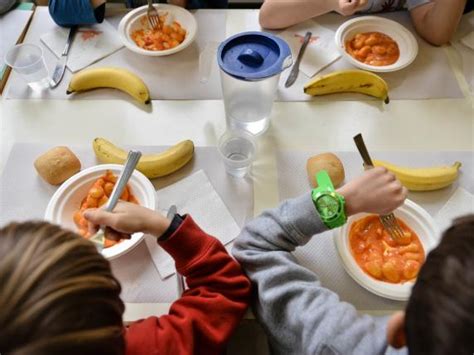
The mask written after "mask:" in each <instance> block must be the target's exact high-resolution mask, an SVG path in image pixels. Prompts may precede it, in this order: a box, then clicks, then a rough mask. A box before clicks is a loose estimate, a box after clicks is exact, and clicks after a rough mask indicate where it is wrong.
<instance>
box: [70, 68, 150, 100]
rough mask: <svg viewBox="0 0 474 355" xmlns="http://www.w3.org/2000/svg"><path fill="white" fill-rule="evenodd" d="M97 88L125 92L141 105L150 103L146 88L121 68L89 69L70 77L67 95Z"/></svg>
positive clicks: (136, 77) (135, 77) (140, 81)
mask: <svg viewBox="0 0 474 355" xmlns="http://www.w3.org/2000/svg"><path fill="white" fill-rule="evenodd" d="M97 88H112V89H118V90H121V91H123V92H126V93H127V94H129V95H130V96H132V97H133V98H135V99H136V100H138V101H140V102H141V103H144V104H148V103H150V92H149V91H148V88H147V86H146V85H145V83H144V82H143V80H142V79H140V78H139V77H138V76H137V75H135V74H134V73H132V72H130V71H128V70H125V69H121V68H111V67H102V68H90V69H84V70H81V71H80V72H79V73H76V74H74V75H73V76H72V78H71V82H70V83H69V87H68V89H67V94H72V93H74V92H81V91H87V90H92V89H97Z"/></svg>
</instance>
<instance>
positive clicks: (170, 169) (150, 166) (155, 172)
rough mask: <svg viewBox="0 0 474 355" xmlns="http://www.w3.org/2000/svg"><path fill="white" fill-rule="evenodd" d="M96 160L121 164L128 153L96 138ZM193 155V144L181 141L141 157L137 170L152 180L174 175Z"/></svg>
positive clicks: (94, 146)
mask: <svg viewBox="0 0 474 355" xmlns="http://www.w3.org/2000/svg"><path fill="white" fill-rule="evenodd" d="M92 146H93V149H94V153H95V155H96V157H97V159H98V160H99V161H100V162H102V163H107V164H123V163H124V162H125V160H127V155H128V153H127V152H126V151H125V150H123V149H121V148H118V147H117V146H115V145H114V144H112V143H111V142H109V141H108V140H106V139H104V138H96V139H94V141H93V143H92ZM193 155H194V144H193V142H192V141H190V140H186V141H182V142H180V143H178V144H176V145H174V146H173V147H171V148H169V149H168V150H166V151H164V152H161V153H157V154H148V155H142V157H141V158H140V160H139V161H138V165H137V170H138V171H141V172H142V173H143V174H144V175H145V176H146V177H148V178H150V179H154V178H157V177H161V176H166V175H169V174H172V173H174V172H175V171H176V170H179V169H181V168H182V167H183V166H185V165H186V164H187V163H188V162H189V161H190V160H191V159H192V157H193Z"/></svg>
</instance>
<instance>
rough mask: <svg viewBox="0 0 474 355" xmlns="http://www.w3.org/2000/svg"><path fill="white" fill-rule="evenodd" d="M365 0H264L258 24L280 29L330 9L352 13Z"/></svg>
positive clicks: (344, 13)
mask: <svg viewBox="0 0 474 355" xmlns="http://www.w3.org/2000/svg"><path fill="white" fill-rule="evenodd" d="M366 2H367V0H352V1H351V0H265V2H264V3H263V5H262V7H261V8H260V14H259V21H260V26H262V27H263V28H268V29H281V28H285V27H289V26H292V25H296V24H297V23H300V22H304V21H306V20H309V19H310V18H313V17H315V16H320V15H323V14H325V13H328V12H331V11H337V12H339V13H340V14H341V15H344V16H348V15H352V14H353V13H354V12H356V11H357V9H359V8H361V7H362V6H364V5H365V4H366Z"/></svg>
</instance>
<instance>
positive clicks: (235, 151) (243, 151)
mask: <svg viewBox="0 0 474 355" xmlns="http://www.w3.org/2000/svg"><path fill="white" fill-rule="evenodd" d="M218 149H219V153H220V155H221V157H222V160H223V161H224V165H225V169H226V171H227V173H228V174H229V175H232V176H235V177H244V176H245V175H247V174H248V173H249V171H250V167H251V166H252V163H253V161H254V159H255V153H256V151H257V144H256V143H255V139H254V136H253V135H252V134H250V133H248V132H246V131H244V130H230V131H227V132H225V133H224V135H223V136H222V137H221V138H220V139H219V143H218Z"/></svg>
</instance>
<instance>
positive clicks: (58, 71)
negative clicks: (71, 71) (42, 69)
mask: <svg viewBox="0 0 474 355" xmlns="http://www.w3.org/2000/svg"><path fill="white" fill-rule="evenodd" d="M76 30H77V26H73V27H71V29H70V30H69V35H68V36H67V41H66V46H65V47H64V50H63V52H62V54H61V58H59V61H58V63H57V64H56V67H55V68H54V72H53V76H52V77H51V80H50V83H49V86H50V87H51V88H55V87H56V86H58V85H59V83H60V82H61V79H62V78H63V76H64V72H65V71H66V63H67V54H68V53H69V48H70V47H71V43H72V40H73V39H74V34H75V33H76Z"/></svg>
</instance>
